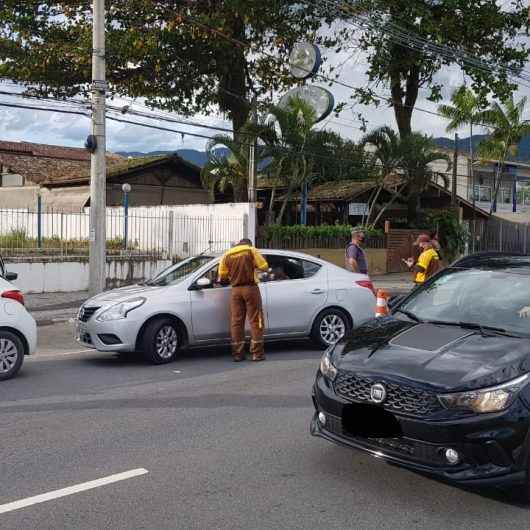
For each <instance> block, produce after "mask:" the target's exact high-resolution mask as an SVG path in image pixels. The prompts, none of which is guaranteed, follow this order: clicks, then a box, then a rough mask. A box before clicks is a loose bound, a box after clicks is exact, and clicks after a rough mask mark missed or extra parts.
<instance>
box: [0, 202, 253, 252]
mask: <svg viewBox="0 0 530 530" xmlns="http://www.w3.org/2000/svg"><path fill="white" fill-rule="evenodd" d="M106 215H107V223H106V226H107V246H108V249H109V250H113V251H125V250H126V247H125V244H124V243H125V224H126V216H125V212H124V209H123V208H107V213H106ZM89 220H90V215H89V209H86V210H85V211H83V212H80V213H62V212H57V211H46V212H42V213H40V214H39V212H37V211H28V210H6V209H2V210H0V252H3V253H4V254H5V255H13V254H18V255H20V254H24V253H25V252H26V251H29V252H33V253H34V252H36V251H39V250H45V251H46V252H47V253H48V254H50V253H51V254H53V253H58V254H61V255H64V254H68V255H72V254H77V253H82V252H86V248H87V246H88V240H89V231H90V230H89ZM127 225H128V228H127V251H128V252H130V253H141V254H157V255H163V256H168V257H188V256H192V255H195V254H198V253H201V252H204V251H222V250H224V249H226V248H227V247H229V246H230V244H231V243H233V242H235V241H239V239H241V238H242V237H247V236H248V234H252V233H253V232H252V230H253V227H251V226H249V206H248V205H247V204H231V205H225V204H219V205H194V206H182V207H181V206H173V207H172V206H158V207H140V208H130V209H129V213H128V216H127ZM39 236H40V237H39Z"/></svg>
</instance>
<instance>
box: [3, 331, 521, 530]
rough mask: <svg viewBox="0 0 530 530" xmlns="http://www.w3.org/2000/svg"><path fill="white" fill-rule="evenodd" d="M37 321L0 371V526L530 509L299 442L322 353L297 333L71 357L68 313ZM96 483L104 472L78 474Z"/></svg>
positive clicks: (484, 523)
mask: <svg viewBox="0 0 530 530" xmlns="http://www.w3.org/2000/svg"><path fill="white" fill-rule="evenodd" d="M39 331H40V338H41V346H40V348H39V353H38V355H36V356H35V357H33V358H32V359H29V360H28V362H27V363H26V364H25V366H24V368H23V371H22V373H21V375H20V376H19V377H18V378H17V379H14V380H12V381H7V382H3V383H0V414H1V418H2V420H1V422H0V445H1V451H0V462H1V464H0V469H1V474H0V477H1V478H0V481H1V482H0V483H1V488H0V528H2V529H10V530H11V529H17V530H18V529H26V528H27V529H32V530H34V529H38V530H44V529H54V530H57V529H63V528H68V529H70V528H75V529H85V528H86V529H137V528H138V529H139V528H146V529H147V528H148V529H157V530H158V529H175V528H178V529H180V528H182V529H195V528H197V529H217V528H220V529H221V528H222V529H239V528H244V529H257V528H267V529H268V528H270V529H278V528H297V529H298V528H303V529H309V528H330V529H346V528H354V529H358V528H363V529H364V528H367V529H368V528H370V529H372V528H378V529H379V528H382V529H386V528H388V529H390V528H392V529H400V528H407V529H410V528H428V529H438V528H440V529H442V528H443V529H447V528H465V529H473V528H477V529H479V528H480V529H488V528H495V529H498V528H512V529H513V528H528V526H529V523H528V521H529V517H530V508H528V507H524V506H520V505H517V504H515V503H514V502H513V501H511V500H510V497H509V496H507V495H506V494H503V493H492V492H482V491H479V492H477V491H468V490H463V489H460V488H456V487H453V486H450V485H447V484H443V483H440V482H437V481H434V480H431V479H429V478H426V477H423V476H421V475H418V474H415V473H412V472H409V471H405V470H402V469H399V468H396V467H392V466H389V465H387V464H385V463H384V462H382V461H380V460H374V459H372V458H370V457H368V456H365V455H362V454H360V453H357V452H354V451H352V450H349V449H345V448H342V447H337V446H334V445H332V444H330V443H328V442H326V441H324V440H320V439H315V438H312V437H311V436H310V435H309V421H310V418H311V415H312V405H311V399H310V389H311V384H312V379H313V376H314V372H315V369H316V365H317V363H318V359H319V357H320V352H318V351H316V350H313V349H311V348H310V347H309V346H308V345H307V344H303V343H302V344H291V345H284V346H275V347H274V348H273V349H272V350H271V349H270V348H269V355H268V361H267V362H265V363H259V364H251V363H242V364H234V363H231V362H230V358H229V355H228V352H226V351H219V350H213V351H200V352H193V353H188V354H187V355H186V356H185V357H184V358H183V359H181V360H180V361H178V362H175V363H173V364H171V365H166V366H158V367H154V366H150V365H148V364H146V363H144V362H143V361H142V360H141V359H127V358H122V357H117V356H113V355H106V354H99V353H94V352H84V353H76V352H77V351H79V348H78V346H77V345H76V344H75V343H73V342H72V340H71V339H70V330H69V328H68V326H67V325H57V326H49V327H46V328H41V329H40V330H39ZM138 470H139V471H138ZM126 472H131V473H129V474H128V475H125V476H123V475H119V474H121V473H126ZM117 474H118V475H119V476H117V477H116V475H117ZM108 477H110V479H109V478H108ZM98 479H108V481H114V482H113V483H111V484H105V483H104V482H105V481H103V483H102V482H101V481H100V482H96V483H93V484H88V485H86V483H87V482H91V481H96V480H98ZM71 486H77V488H74V489H73V490H67V491H66V492H65V491H60V492H59V493H58V494H57V495H51V497H54V496H55V497H57V498H53V499H51V500H47V501H46V502H40V503H37V504H35V501H36V500H41V501H42V500H43V498H37V499H33V497H35V496H39V495H43V494H47V493H50V492H54V491H56V490H63V488H68V487H71ZM84 488H91V489H86V490H85V491H83V489H84ZM68 493H69V494H68ZM48 498H49V497H48ZM26 499H29V500H27V502H26V503H25V504H28V505H27V506H23V505H16V506H13V505H11V506H7V507H6V505H8V504H10V503H12V502H14V501H19V500H26ZM23 504H24V503H23ZM13 507H17V508H18V509H16V510H12V511H6V512H5V513H2V512H3V511H5V510H7V509H11V508H13Z"/></svg>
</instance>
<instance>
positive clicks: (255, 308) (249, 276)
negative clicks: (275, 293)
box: [219, 239, 269, 362]
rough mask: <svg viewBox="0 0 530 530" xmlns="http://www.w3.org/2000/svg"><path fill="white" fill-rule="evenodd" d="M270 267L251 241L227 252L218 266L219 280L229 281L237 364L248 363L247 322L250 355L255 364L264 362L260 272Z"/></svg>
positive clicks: (233, 349)
mask: <svg viewBox="0 0 530 530" xmlns="http://www.w3.org/2000/svg"><path fill="white" fill-rule="evenodd" d="M268 268H269V266H268V264H267V262H266V261H265V259H264V258H263V256H262V255H261V254H260V253H259V252H258V251H257V250H256V249H255V248H254V247H253V246H252V242H251V241H250V239H242V240H241V241H240V242H239V244H238V245H236V246H235V247H233V248H231V249H230V250H228V251H227V252H226V253H225V254H224V256H223V257H222V258H221V263H220V264H219V280H220V281H221V282H226V281H227V280H228V281H230V285H231V286H232V293H231V300H230V315H231V325H230V330H231V335H232V355H233V358H234V361H235V362H240V361H244V360H245V320H246V318H247V317H248V321H249V324H250V332H251V343H250V353H251V354H252V360H253V361H264V360H265V350H264V345H263V332H264V318H263V305H262V302H261V293H260V290H259V287H258V280H257V271H267V270H268Z"/></svg>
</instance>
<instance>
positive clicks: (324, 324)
mask: <svg viewBox="0 0 530 530" xmlns="http://www.w3.org/2000/svg"><path fill="white" fill-rule="evenodd" d="M345 334H346V324H345V322H344V320H343V319H342V318H341V317H340V316H339V315H335V314H329V315H326V316H325V317H324V318H323V319H322V321H321V322H320V337H321V338H322V340H323V341H324V342H325V343H326V344H328V345H330V346H331V345H332V344H335V343H337V342H338V341H339V340H340V339H342V338H343V337H344V335H345Z"/></svg>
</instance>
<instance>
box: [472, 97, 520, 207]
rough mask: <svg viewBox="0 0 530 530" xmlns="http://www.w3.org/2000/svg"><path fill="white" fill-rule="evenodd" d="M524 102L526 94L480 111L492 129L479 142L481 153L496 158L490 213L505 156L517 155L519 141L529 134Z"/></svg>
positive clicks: (496, 193)
mask: <svg viewBox="0 0 530 530" xmlns="http://www.w3.org/2000/svg"><path fill="white" fill-rule="evenodd" d="M526 103H527V98H526V96H525V97H523V98H521V99H520V100H519V101H518V102H517V103H516V102H515V101H514V99H513V97H512V98H510V99H507V100H505V101H504V102H503V103H502V105H501V104H499V103H497V102H495V103H493V104H492V105H491V107H490V108H489V109H487V110H485V111H483V112H482V113H480V120H481V122H482V123H484V124H485V125H488V126H490V127H491V128H492V129H493V132H492V133H491V135H490V137H489V138H488V139H487V140H486V141H485V142H483V143H482V144H481V149H480V152H481V155H482V156H483V157H488V158H494V159H496V160H498V164H497V172H496V176H495V192H494V195H493V201H492V203H491V209H490V214H491V213H493V212H494V211H495V210H496V206H497V195H498V193H499V188H500V185H501V180H502V173H503V169H504V164H505V162H506V158H507V157H508V155H511V156H515V155H517V151H518V145H519V142H520V141H521V140H522V139H523V138H524V137H525V136H527V135H529V134H530V123H529V122H528V121H527V120H524V119H523V113H524V110H525V107H526Z"/></svg>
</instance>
